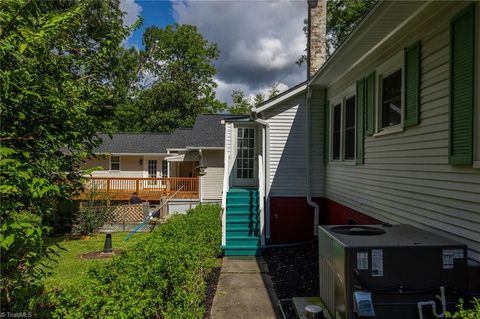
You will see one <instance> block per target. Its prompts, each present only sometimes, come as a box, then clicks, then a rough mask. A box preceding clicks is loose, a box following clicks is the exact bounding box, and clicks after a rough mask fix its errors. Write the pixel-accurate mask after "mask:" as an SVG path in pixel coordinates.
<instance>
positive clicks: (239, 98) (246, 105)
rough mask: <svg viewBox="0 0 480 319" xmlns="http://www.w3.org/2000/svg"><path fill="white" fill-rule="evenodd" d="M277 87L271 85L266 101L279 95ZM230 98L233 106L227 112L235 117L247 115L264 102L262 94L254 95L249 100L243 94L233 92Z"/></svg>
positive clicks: (276, 85)
mask: <svg viewBox="0 0 480 319" xmlns="http://www.w3.org/2000/svg"><path fill="white" fill-rule="evenodd" d="M278 85H279V83H273V85H272V88H271V89H270V90H269V91H268V96H267V99H271V98H273V97H275V96H277V95H278V94H279V93H280V90H279V89H278ZM231 97H232V101H233V104H232V105H231V106H230V107H229V108H228V112H229V113H230V114H236V115H248V114H250V112H251V111H252V109H253V108H254V107H256V106H257V105H259V104H262V103H263V102H264V101H265V95H264V94H262V93H258V94H256V95H255V96H254V97H253V99H251V98H249V97H246V96H245V92H243V91H238V90H235V91H233V92H232V95H231Z"/></svg>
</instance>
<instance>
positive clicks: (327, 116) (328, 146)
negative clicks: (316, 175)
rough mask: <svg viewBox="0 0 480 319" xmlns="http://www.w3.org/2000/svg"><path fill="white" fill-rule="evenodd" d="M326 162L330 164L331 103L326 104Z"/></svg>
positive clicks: (324, 153)
mask: <svg viewBox="0 0 480 319" xmlns="http://www.w3.org/2000/svg"><path fill="white" fill-rule="evenodd" d="M323 146H324V152H323V156H324V160H325V162H328V161H329V159H330V152H329V151H330V101H326V103H325V140H324V145H323Z"/></svg>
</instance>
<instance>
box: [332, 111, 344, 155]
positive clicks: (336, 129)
mask: <svg viewBox="0 0 480 319" xmlns="http://www.w3.org/2000/svg"><path fill="white" fill-rule="evenodd" d="M341 111H342V110H341V105H340V104H338V105H335V106H334V107H333V125H332V128H333V134H332V159H334V160H339V159H340V135H341V133H340V130H341V121H342V116H341Z"/></svg>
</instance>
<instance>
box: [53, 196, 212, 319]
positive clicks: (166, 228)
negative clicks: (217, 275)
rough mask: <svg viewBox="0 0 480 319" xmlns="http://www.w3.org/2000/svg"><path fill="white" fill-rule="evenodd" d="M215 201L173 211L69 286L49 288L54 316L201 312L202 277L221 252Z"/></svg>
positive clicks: (181, 315) (186, 315) (189, 315)
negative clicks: (183, 211) (134, 242)
mask: <svg viewBox="0 0 480 319" xmlns="http://www.w3.org/2000/svg"><path fill="white" fill-rule="evenodd" d="M220 240H221V224H220V207H219V206H212V205H202V206H198V207H196V208H195V209H192V210H190V211H189V212H188V213H187V214H186V215H176V216H172V217H171V218H170V219H169V220H168V221H167V222H166V223H165V224H163V225H161V226H160V227H158V228H157V229H156V230H155V231H154V232H153V233H152V234H151V236H149V237H148V238H146V239H144V240H142V241H141V242H139V243H138V244H137V245H136V246H134V247H132V248H131V249H130V250H128V251H127V252H126V253H125V254H124V255H121V256H119V257H116V258H114V259H113V261H112V262H111V263H109V264H107V265H105V266H104V267H98V268H95V269H92V270H91V271H90V273H89V278H88V280H86V281H84V282H83V283H82V284H81V285H78V286H77V287H76V288H72V290H62V291H59V292H53V293H52V294H51V295H50V298H49V301H50V303H51V305H52V307H53V308H54V311H53V313H52V315H53V317H54V318H164V319H170V318H172V319H173V318H175V319H181V318H188V319H194V318H203V315H204V311H205V309H204V307H203V305H202V302H203V299H204V297H205V288H206V286H205V278H206V276H207V275H208V273H209V271H210V269H211V267H212V266H213V265H214V261H215V257H216V256H218V254H219V253H220V250H219V247H220Z"/></svg>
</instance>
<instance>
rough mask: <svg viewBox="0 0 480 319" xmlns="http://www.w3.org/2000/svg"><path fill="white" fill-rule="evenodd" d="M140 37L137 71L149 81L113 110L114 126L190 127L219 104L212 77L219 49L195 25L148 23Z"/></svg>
mask: <svg viewBox="0 0 480 319" xmlns="http://www.w3.org/2000/svg"><path fill="white" fill-rule="evenodd" d="M143 41H144V44H145V51H144V52H141V53H140V54H141V56H142V62H141V65H140V68H139V72H140V73H141V76H142V77H143V78H145V77H149V79H150V81H149V83H148V87H146V88H144V89H142V90H140V91H138V92H137V93H138V94H132V95H131V99H130V103H127V104H124V105H122V106H120V107H119V109H118V110H117V111H116V116H115V125H116V127H117V128H118V129H119V130H123V131H152V132H169V131H172V130H173V129H175V128H177V127H188V126H192V125H193V124H194V121H195V117H196V115H197V114H198V113H202V112H217V111H220V110H222V109H223V108H224V105H222V104H221V103H220V102H218V101H217V100H216V98H215V91H214V90H215V88H216V86H217V85H216V83H215V82H214V81H213V76H214V75H215V74H216V69H215V66H214V65H213V62H214V61H215V60H216V59H217V58H218V56H219V53H220V52H219V50H218V48H217V46H216V44H213V43H209V42H208V41H207V40H206V39H205V38H204V37H203V36H202V35H201V34H200V32H199V31H198V30H197V28H196V27H195V26H192V25H178V24H174V25H169V26H167V27H165V28H164V29H162V28H158V27H149V28H147V30H146V31H145V33H144V35H143Z"/></svg>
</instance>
